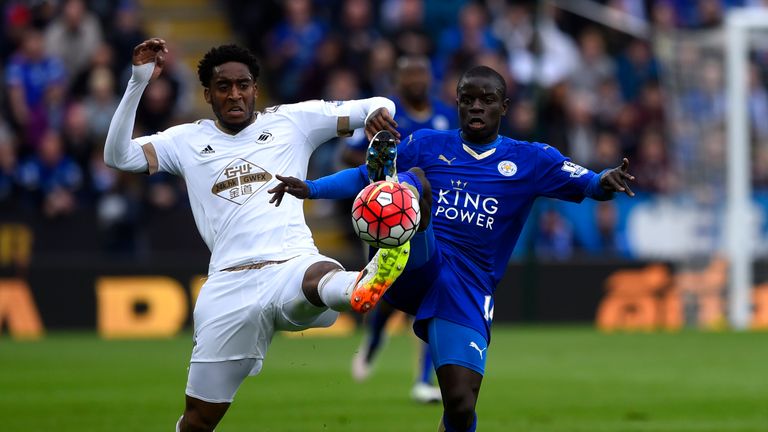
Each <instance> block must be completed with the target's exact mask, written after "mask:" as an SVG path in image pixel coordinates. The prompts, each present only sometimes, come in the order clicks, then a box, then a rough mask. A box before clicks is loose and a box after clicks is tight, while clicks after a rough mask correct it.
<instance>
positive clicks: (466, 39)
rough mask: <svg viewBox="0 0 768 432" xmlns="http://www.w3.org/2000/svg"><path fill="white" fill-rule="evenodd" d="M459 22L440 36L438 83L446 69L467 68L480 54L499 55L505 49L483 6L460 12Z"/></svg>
mask: <svg viewBox="0 0 768 432" xmlns="http://www.w3.org/2000/svg"><path fill="white" fill-rule="evenodd" d="M458 20H459V22H458V24H457V25H455V26H452V27H450V28H448V29H446V30H445V31H443V32H442V34H441V35H440V39H439V42H438V45H437V52H436V55H435V57H436V65H435V66H436V67H435V72H436V76H437V78H438V79H441V78H442V71H443V70H445V69H446V68H448V69H463V68H466V66H467V64H468V63H471V61H470V60H471V59H473V58H474V56H475V55H477V54H478V53H481V52H485V51H491V52H493V51H499V50H500V49H501V48H502V46H503V45H502V44H501V42H500V41H499V40H498V39H496V36H494V34H493V32H492V31H491V27H490V25H489V24H488V15H487V13H486V11H485V8H483V6H482V5H481V4H480V3H475V2H469V3H467V4H466V5H465V6H464V7H462V8H461V10H460V11H459V16H458ZM504 69H506V68H504Z"/></svg>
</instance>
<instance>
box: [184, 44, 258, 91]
mask: <svg viewBox="0 0 768 432" xmlns="http://www.w3.org/2000/svg"><path fill="white" fill-rule="evenodd" d="M228 62H238V63H242V64H244V65H246V66H248V70H249V71H251V75H253V79H254V80H255V79H257V78H258V77H259V60H258V59H257V58H256V56H255V55H253V53H252V52H251V51H250V50H248V49H247V48H243V47H241V46H238V45H221V46H218V47H214V48H211V50H210V51H208V52H207V53H205V55H204V56H203V58H202V59H200V62H199V63H198V64H197V76H198V78H200V83H201V84H202V85H203V87H208V86H210V85H211V79H213V68H215V67H216V66H220V65H223V64H224V63H228Z"/></svg>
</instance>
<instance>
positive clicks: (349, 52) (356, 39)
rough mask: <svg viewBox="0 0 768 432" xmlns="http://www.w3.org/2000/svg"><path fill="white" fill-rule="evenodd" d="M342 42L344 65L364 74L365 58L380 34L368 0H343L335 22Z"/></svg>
mask: <svg viewBox="0 0 768 432" xmlns="http://www.w3.org/2000/svg"><path fill="white" fill-rule="evenodd" d="M337 27H338V28H339V29H340V31H341V34H343V35H344V38H343V39H342V41H343V43H344V50H343V51H342V55H343V58H344V64H345V66H346V67H349V68H351V69H352V70H353V71H354V73H355V74H356V75H357V76H358V77H363V76H365V70H366V67H367V64H366V62H367V59H368V56H369V55H370V53H371V50H372V49H373V47H374V46H375V45H376V42H377V41H378V40H379V39H381V34H380V33H379V31H378V29H377V28H376V25H375V21H374V17H373V6H372V5H371V1H370V0H343V2H342V7H341V18H340V20H339V22H338V24H337Z"/></svg>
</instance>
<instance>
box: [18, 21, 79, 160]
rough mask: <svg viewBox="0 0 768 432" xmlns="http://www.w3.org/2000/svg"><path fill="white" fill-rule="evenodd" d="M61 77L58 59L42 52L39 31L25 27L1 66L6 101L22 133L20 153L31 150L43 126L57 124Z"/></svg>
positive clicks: (62, 90) (62, 86) (61, 97)
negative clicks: (17, 46) (3, 69)
mask: <svg viewBox="0 0 768 432" xmlns="http://www.w3.org/2000/svg"><path fill="white" fill-rule="evenodd" d="M65 78H66V71H65V70H64V65H63V64H62V62H61V60H60V59H59V58H57V57H53V56H49V55H46V54H45V44H44V40H43V34H42V33H41V32H40V30H39V29H37V28H34V27H28V28H27V29H26V30H25V31H24V37H23V38H22V43H21V46H20V48H19V50H18V51H17V52H16V53H15V54H14V55H13V56H12V57H11V58H10V60H9V61H8V64H7V66H6V70H5V86H6V90H7V92H8V104H9V105H10V110H11V114H12V120H13V122H14V123H15V125H16V126H17V127H18V128H19V130H20V131H21V134H22V146H21V151H22V153H27V152H29V151H34V149H36V148H37V147H38V145H39V143H40V140H41V138H42V134H43V133H44V132H45V131H46V130H48V129H51V128H53V129H57V128H59V127H60V125H61V120H62V118H61V117H62V115H63V114H62V111H63V106H64V96H65Z"/></svg>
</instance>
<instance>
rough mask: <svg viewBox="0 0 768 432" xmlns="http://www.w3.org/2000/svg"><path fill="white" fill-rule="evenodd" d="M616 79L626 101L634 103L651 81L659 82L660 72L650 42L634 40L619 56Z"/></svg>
mask: <svg viewBox="0 0 768 432" xmlns="http://www.w3.org/2000/svg"><path fill="white" fill-rule="evenodd" d="M616 78H617V79H618V80H619V85H620V86H621V93H622V95H623V96H624V100H627V101H633V100H635V99H637V97H638V95H639V94H640V89H642V88H643V86H644V85H645V84H646V83H647V82H650V81H658V79H659V71H658V65H657V64H656V59H655V58H654V57H653V53H652V52H651V47H650V46H649V45H648V42H646V41H643V40H640V39H632V40H631V41H630V42H629V44H628V45H627V46H626V48H624V50H623V52H622V53H621V55H619V57H618V60H617V67H616Z"/></svg>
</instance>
